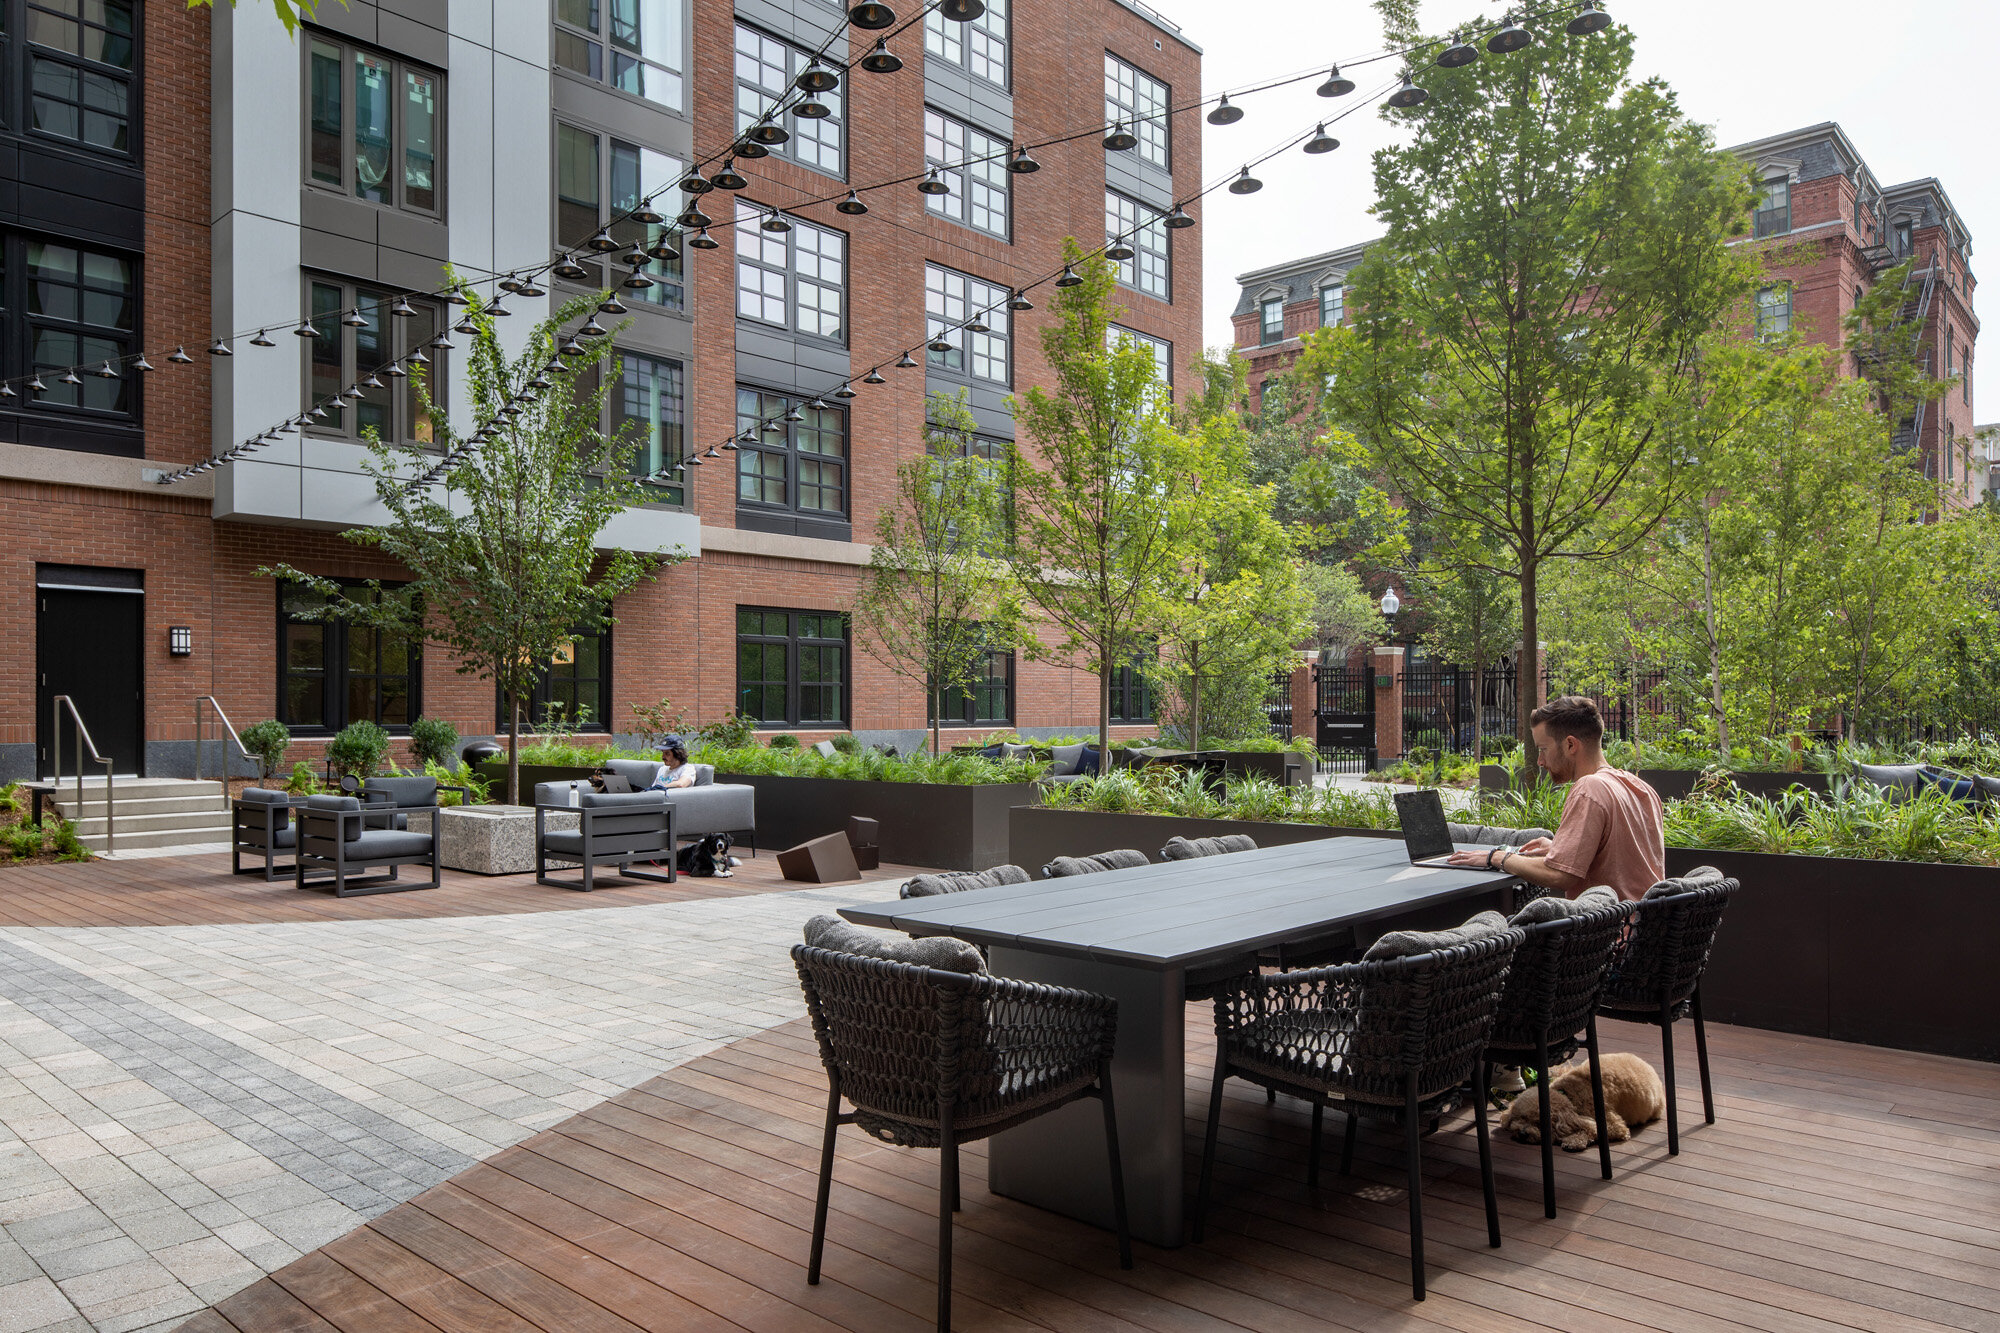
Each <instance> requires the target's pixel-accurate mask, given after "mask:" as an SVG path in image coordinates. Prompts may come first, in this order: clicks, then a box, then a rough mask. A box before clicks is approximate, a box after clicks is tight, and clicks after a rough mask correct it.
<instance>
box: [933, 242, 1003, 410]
mask: <svg viewBox="0 0 2000 1333" xmlns="http://www.w3.org/2000/svg"><path fill="white" fill-rule="evenodd" d="M1010 295H1012V293H1010V292H1009V291H1008V290H1007V289H1006V288H1005V287H996V286H994V285H993V284H992V283H990V282H982V281H980V280H979V279H978V278H973V277H967V276H966V275H965V274H963V273H957V272H954V271H953V270H951V269H948V268H939V267H938V266H937V265H936V264H926V265H924V314H925V315H926V316H927V319H928V332H929V334H930V336H931V338H933V339H936V338H937V337H938V335H939V334H940V333H942V334H943V335H944V339H945V341H947V342H949V343H950V344H951V350H950V351H947V352H940V351H938V350H937V349H936V348H932V349H931V351H930V354H929V360H930V363H931V365H932V366H934V367H936V368H938V369H940V370H947V371H955V372H957V373H959V374H964V375H970V376H972V378H974V379H980V380H990V381H991V382H993V383H995V384H1006V383H1008V382H1009V380H1008V354H1009V351H1010V348H1009V336H1008V329H1009V327H1010V326H1009V323H1008V321H1009V320H1011V319H1012V318H1013V316H1012V315H1010V314H1009V313H1008V311H1007V298H1008V297H1009V296H1010ZM975 314H976V315H978V316H979V318H980V320H981V321H983V322H984V323H985V324H986V325H987V332H985V333H974V332H972V331H971V330H970V329H964V328H960V327H958V326H959V325H960V324H963V323H965V322H967V321H968V320H969V319H970V317H971V316H973V315H975ZM947 330H949V331H948V332H947ZM968 344H969V346H968ZM968 353H969V354H970V356H969V359H968Z"/></svg>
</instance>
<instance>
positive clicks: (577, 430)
mask: <svg viewBox="0 0 2000 1333" xmlns="http://www.w3.org/2000/svg"><path fill="white" fill-rule="evenodd" d="M459 290H460V293H461V295H463V296H465V298H466V299H467V300H468V302H470V305H469V306H468V313H469V315H470V317H471V319H472V321H473V323H474V324H475V325H477V327H478V332H477V333H476V334H474V335H473V337H472V340H471V350H470V354H469V355H468V356H467V358H466V360H467V363H468V364H467V368H466V374H467V383H468V387H469V389H470V396H471V399H472V408H473V418H474V421H475V422H476V424H477V425H478V426H479V427H484V428H490V429H492V430H494V431H496V432H497V433H496V434H495V435H494V436H493V437H492V438H490V439H488V440H487V441H486V442H485V443H484V444H483V445H479V446H472V447H467V441H466V440H465V439H464V438H462V437H460V436H459V435H458V434H457V432H455V431H454V430H453V428H452V425H451V421H450V418H449V417H448V415H447V414H446V412H445V410H444V408H443V407H442V406H441V405H440V404H438V403H435V402H434V401H432V399H431V397H430V394H429V392H428V386H427V385H424V384H422V383H420V384H419V390H420V394H421V399H420V401H421V406H422V408H423V411H424V412H425V413H426V415H427V416H428V418H429V420H430V423H431V432H432V438H433V439H434V440H435V441H436V446H435V448H425V447H424V446H421V445H417V444H388V443H384V442H383V441H382V440H381V439H379V438H377V437H376V436H374V435H373V434H372V433H371V434H370V436H369V439H368V449H369V459H368V461H367V462H366V464H365V465H364V466H365V467H366V469H367V471H368V474H369V476H370V477H372V478H373V479H374V482H375V494H376V497H377V498H378V499H379V500H380V501H381V503H382V505H383V507H384V508H385V509H387V510H388V521H387V522H386V523H384V524H383V525H382V526H380V527H372V528H357V529H354V530H352V531H349V532H347V533H345V534H343V535H345V536H346V538H347V539H348V540H349V541H351V542H354V543H356V544H357V545H361V546H369V547H373V548H375V549H377V550H380V551H383V552H385V553H386V554H388V555H390V556H393V557H394V558H395V559H396V560H397V561H399V562H400V563H401V564H402V566H403V567H404V569H406V570H408V571H409V575H410V581H409V583H408V585H407V586H406V587H405V588H404V589H403V590H402V594H401V595H399V596H394V597H382V596H380V592H381V589H380V585H379V583H376V582H371V583H370V584H369V585H368V586H369V588H370V590H371V594H370V596H369V597H368V598H365V599H364V598H361V597H349V596H348V595H346V593H345V592H344V591H343V590H342V588H341V586H340V585H339V584H337V583H335V582H333V581H331V580H328V579H323V578H319V577H317V576H315V575H311V574H304V573H301V572H300V571H298V570H296V569H293V568H291V567H290V566H289V565H279V566H276V567H274V568H271V569H265V570H260V571H259V572H260V573H264V574H267V575H273V576H276V577H279V578H284V579H289V580H293V581H296V582H299V583H303V584H305V585H307V586H308V587H311V588H313V589H314V590H315V591H317V592H319V593H320V594H321V595H322V597H323V599H324V600H323V602H322V604H321V606H320V607H319V609H318V610H317V611H316V612H314V613H312V614H314V615H315V616H316V617H317V618H321V619H349V620H354V621H357V622H360V623H366V624H373V625H376V626H378V627H381V628H384V629H388V630H390V631H392V632H395V633H398V634H403V635H408V636H410V637H413V638H418V637H420V638H421V639H422V640H423V641H425V642H428V643H432V644H436V645H438V646H439V647H442V648H444V649H445V650H446V651H447V652H449V653H450V654H451V655H452V657H453V658H454V659H455V660H456V662H457V670H458V672H459V674H460V675H478V676H482V677H485V678H487V679H490V680H492V681H493V682H494V683H495V684H496V685H497V686H498V687H499V690H500V694H501V696H502V698H504V699H505V700H506V704H507V800H508V801H509V803H511V804H518V803H519V797H520V732H521V701H522V699H523V698H525V697H526V696H528V695H530V694H531V693H532V692H533V691H534V687H535V683H536V681H537V679H538V678H539V677H540V675H541V673H542V671H543V670H544V669H545V665H546V664H547V663H548V662H550V661H551V660H552V659H553V658H554V657H555V655H556V653H557V652H558V651H559V650H561V649H562V648H563V647H565V646H566V645H568V644H570V643H572V642H573V641H574V640H575V637H576V635H577V634H578V633H579V632H583V631H588V630H594V629H597V628H599V627H601V626H603V625H605V624H608V623H611V622H612V620H613V617H612V616H611V614H610V612H611V605H612V602H613V601H614V600H615V599H616V598H617V597H619V596H620V595H622V594H623V593H625V592H626V591H628V590H630V589H631V588H632V587H634V586H635V585H636V584H638V583H639V581H640V580H641V579H644V578H647V577H649V576H651V575H652V574H654V573H656V572H657V571H658V570H660V569H661V568H663V567H665V566H666V565H668V564H671V563H674V562H675V561H677V560H679V559H680V558H681V554H680V552H679V551H678V550H675V551H673V552H635V551H623V550H620V551H610V552H600V551H599V550H598V549H597V544H596V539H597V535H598V533H599V532H601V531H602V530H603V528H604V525H605V524H606V523H607V522H609V521H610V520H611V519H612V517H614V516H615V515H616V514H618V513H619V512H620V511H621V510H623V509H625V508H627V507H630V506H633V505H638V504H642V503H644V502H646V501H647V500H648V499H650V498H651V493H650V492H649V491H648V490H647V488H646V487H645V485H644V484H643V483H642V482H641V480H640V479H639V478H636V477H634V476H632V475H631V474H630V473H629V472H628V471H627V468H628V467H629V465H630V462H631V458H632V455H633V451H634V447H635V446H636V444H637V442H638V432H639V431H640V430H641V429H643V427H642V426H641V425H640V424H639V423H630V424H628V425H627V426H626V427H625V429H624V430H622V431H621V432H620V433H619V434H617V435H614V436H608V437H607V436H606V435H605V434H604V433H603V431H602V430H601V428H600V426H599V421H600V420H601V416H602V410H603V404H604V394H605V389H604V388H603V381H607V380H615V379H616V378H617V375H616V366H615V363H614V364H613V365H612V366H611V373H609V374H607V375H603V376H599V377H597V378H598V382H597V383H591V382H589V381H587V380H586V381H584V382H583V383H579V382H578V379H579V378H581V377H579V376H578V375H577V372H579V371H582V370H585V369H587V368H590V367H593V366H600V365H604V364H605V363H606V362H607V359H608V358H609V357H610V355H611V340H610V339H609V338H608V337H607V338H600V339H593V340H591V342H590V343H589V344H588V346H587V347H586V349H585V351H584V353H583V355H582V356H581V357H577V358H575V359H571V358H566V357H563V356H561V355H559V354H558V353H557V351H556V348H557V346H558V344H560V343H563V342H565V341H566V338H565V335H563V334H562V332H561V330H562V327H563V326H564V325H565V324H568V323H571V322H573V321H575V320H577V319H580V318H582V317H583V316H584V315H585V314H586V313H588V312H589V311H591V310H593V309H595V307H596V305H597V303H598V301H599V300H600V299H602V298H601V297H599V296H581V297H578V298H576V299H575V300H573V301H571V302H569V303H568V304H567V305H565V306H563V307H562V308H561V309H560V310H558V311H557V312H556V313H555V314H554V315H553V316H552V317H551V318H549V319H547V320H544V321H543V322H542V323H540V324H538V325H536V326H535V327H534V329H532V330H531V331H530V332H529V335H528V338H527V342H526V346H525V347H524V349H523V350H522V351H521V353H520V354H519V355H518V356H516V357H514V358H513V359H511V360H509V359H508V357H507V356H506V354H505V352H504V351H503V350H502V349H501V347H500V343H499V340H498V339H497V338H496V337H495V335H494V329H493V321H492V318H491V317H490V316H488V315H487V314H486V313H485V312H484V308H483V306H482V303H481V302H480V299H479V297H478V296H477V295H476V294H474V293H473V292H472V291H471V290H470V289H468V288H465V287H463V286H461V287H460V288H459ZM564 376H570V377H572V378H570V379H568V380H565V379H564V378H563V377H564ZM552 377H553V378H554V381H555V382H554V385H553V387H551V388H547V389H536V388H535V387H533V386H534V384H535V382H536V381H538V380H539V381H541V382H542V383H544V384H547V383H548V382H549V380H550V379H551V378H552ZM510 401H512V402H515V403H517V404H523V405H524V407H523V410H521V411H520V412H519V414H518V415H514V416H512V417H509V416H507V415H503V414H502V413H501V408H503V407H505V406H507V405H508V404H509V402H510ZM461 448H464V449H465V452H463V453H462V454H460V455H459V461H458V462H457V463H455V464H453V465H452V466H451V468H450V470H449V471H448V472H447V474H446V475H445V479H444V483H443V487H442V490H440V489H438V488H433V487H413V486H412V485H411V484H410V479H411V478H412V477H413V476H417V475H420V474H421V473H423V472H424V471H426V470H427V469H429V468H431V467H433V466H435V465H436V464H437V462H438V453H437V452H436V449H442V450H443V451H444V452H445V453H446V454H447V455H449V454H451V453H452V452H453V451H454V450H458V449H461Z"/></svg>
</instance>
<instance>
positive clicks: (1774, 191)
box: [1751, 176, 1792, 237]
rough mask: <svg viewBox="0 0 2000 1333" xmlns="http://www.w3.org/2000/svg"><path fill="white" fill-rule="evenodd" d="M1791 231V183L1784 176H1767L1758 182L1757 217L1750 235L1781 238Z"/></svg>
mask: <svg viewBox="0 0 2000 1333" xmlns="http://www.w3.org/2000/svg"><path fill="white" fill-rule="evenodd" d="M1791 229H1792V182H1791V179H1790V178H1789V177H1786V176H1769V177H1766V178H1765V179H1764V180H1762V181H1760V182H1758V193H1757V215H1756V217H1755V218H1754V219H1753V225H1752V229H1751V230H1752V233H1753V235H1754V236H1757V237H1764V236H1782V235H1784V234H1785V233H1786V232H1788V231H1790V230H1791Z"/></svg>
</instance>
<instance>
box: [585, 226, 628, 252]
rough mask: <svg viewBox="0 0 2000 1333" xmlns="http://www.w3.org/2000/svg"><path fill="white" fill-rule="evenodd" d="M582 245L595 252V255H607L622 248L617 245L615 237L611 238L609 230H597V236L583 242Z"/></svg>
mask: <svg viewBox="0 0 2000 1333" xmlns="http://www.w3.org/2000/svg"><path fill="white" fill-rule="evenodd" d="M584 244H585V245H587V246H589V247H590V248H591V249H593V250H595V251H597V253H599V254H601V255H608V254H610V253H611V252H612V251H613V250H618V249H622V248H623V247H622V246H620V245H619V243H618V239H617V237H615V236H613V235H612V234H611V233H610V231H609V230H607V229H604V228H599V229H598V232H597V234H596V235H595V236H593V237H591V238H590V239H589V240H587V241H585V242H584Z"/></svg>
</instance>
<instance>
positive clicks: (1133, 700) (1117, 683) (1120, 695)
mask: <svg viewBox="0 0 2000 1333" xmlns="http://www.w3.org/2000/svg"><path fill="white" fill-rule="evenodd" d="M1111 720H1112V721H1113V722H1151V721H1152V720H1153V691H1152V688H1151V687H1150V686H1149V685H1147V683H1146V678H1145V677H1144V676H1142V675H1140V674H1139V667H1138V664H1137V663H1136V662H1135V663H1131V664H1129V665H1126V666H1122V667H1119V668H1118V669H1117V670H1115V671H1113V672H1112V673H1111Z"/></svg>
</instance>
